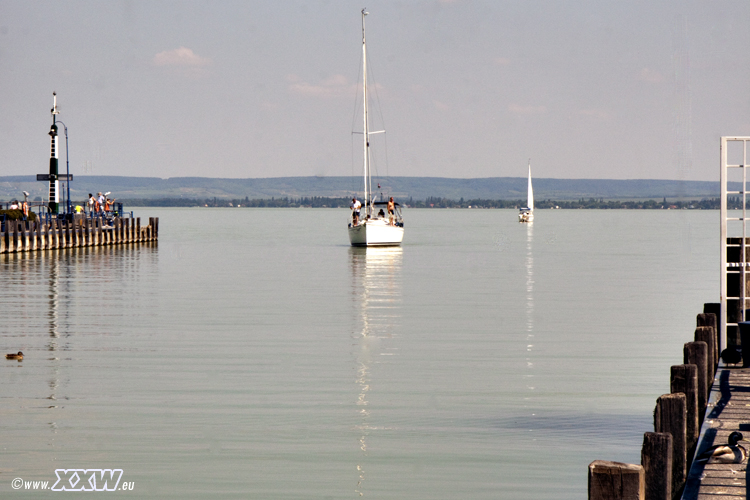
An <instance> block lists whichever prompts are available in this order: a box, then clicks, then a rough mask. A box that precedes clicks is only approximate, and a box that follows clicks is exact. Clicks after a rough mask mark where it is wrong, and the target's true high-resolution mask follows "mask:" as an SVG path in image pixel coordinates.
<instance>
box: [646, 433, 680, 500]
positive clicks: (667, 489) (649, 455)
mask: <svg viewBox="0 0 750 500" xmlns="http://www.w3.org/2000/svg"><path fill="white" fill-rule="evenodd" d="M641 465H642V466H643V471H644V475H645V480H646V500H672V435H671V434H669V433H666V432H645V433H644V434H643V446H642V447H641Z"/></svg>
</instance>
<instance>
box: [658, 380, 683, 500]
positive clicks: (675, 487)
mask: <svg viewBox="0 0 750 500" xmlns="http://www.w3.org/2000/svg"><path fill="white" fill-rule="evenodd" d="M686 399H687V398H686V397H685V395H684V394H682V393H678V394H664V395H662V396H659V399H657V400H656V409H655V410H654V432H666V433H669V434H671V435H672V491H673V492H677V491H679V490H680V488H682V485H683V484H684V483H685V457H686V447H685V440H686V433H685V419H686Z"/></svg>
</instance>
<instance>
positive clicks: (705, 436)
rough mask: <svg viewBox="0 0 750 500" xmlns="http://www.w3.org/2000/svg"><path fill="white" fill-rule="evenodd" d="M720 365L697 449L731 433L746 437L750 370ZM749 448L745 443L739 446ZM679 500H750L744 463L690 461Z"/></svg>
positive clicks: (749, 416) (722, 440)
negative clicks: (680, 499)
mask: <svg viewBox="0 0 750 500" xmlns="http://www.w3.org/2000/svg"><path fill="white" fill-rule="evenodd" d="M741 366H742V365H741V364H738V365H737V367H734V365H726V366H725V365H721V366H719V369H718V370H717V372H716V377H715V378H714V383H713V387H712V388H711V396H710V400H709V404H708V407H707V410H706V417H705V421H704V422H703V427H702V428H701V434H700V441H699V443H698V450H699V451H700V450H705V449H708V448H710V447H711V446H715V445H717V444H726V442H727V438H728V436H729V434H730V433H731V432H733V431H740V432H742V433H743V435H744V437H745V439H748V438H750V368H742V367H741ZM740 444H741V445H742V446H744V447H746V448H750V446H748V443H740ZM682 498H683V500H708V499H711V500H725V499H726V500H729V499H734V500H736V499H740V498H743V499H745V498H750V491H749V490H748V487H747V460H745V461H743V462H742V463H739V464H706V463H705V462H703V463H701V462H694V463H693V465H692V467H691V468H690V473H689V474H688V478H687V483H686V485H685V491H684V493H683V495H682Z"/></svg>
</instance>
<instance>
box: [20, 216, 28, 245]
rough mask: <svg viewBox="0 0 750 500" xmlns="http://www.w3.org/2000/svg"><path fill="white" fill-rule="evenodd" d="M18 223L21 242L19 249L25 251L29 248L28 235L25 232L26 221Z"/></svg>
mask: <svg viewBox="0 0 750 500" xmlns="http://www.w3.org/2000/svg"><path fill="white" fill-rule="evenodd" d="M18 225H19V226H20V227H21V236H20V237H21V241H19V243H20V244H21V245H20V246H21V251H22V252H26V251H28V249H29V237H28V234H27V233H26V221H18Z"/></svg>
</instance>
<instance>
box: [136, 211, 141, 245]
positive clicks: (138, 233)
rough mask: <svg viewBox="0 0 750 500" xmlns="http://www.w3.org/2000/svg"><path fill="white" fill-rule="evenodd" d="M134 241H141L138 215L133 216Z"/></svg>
mask: <svg viewBox="0 0 750 500" xmlns="http://www.w3.org/2000/svg"><path fill="white" fill-rule="evenodd" d="M135 242H136V243H140V242H141V218H140V217H136V218H135Z"/></svg>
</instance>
